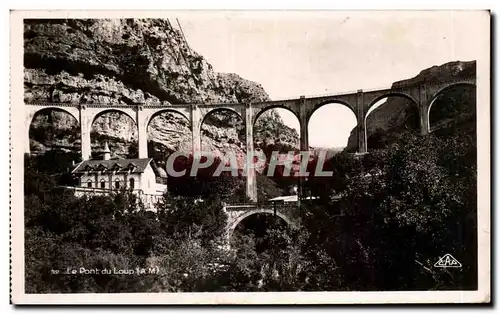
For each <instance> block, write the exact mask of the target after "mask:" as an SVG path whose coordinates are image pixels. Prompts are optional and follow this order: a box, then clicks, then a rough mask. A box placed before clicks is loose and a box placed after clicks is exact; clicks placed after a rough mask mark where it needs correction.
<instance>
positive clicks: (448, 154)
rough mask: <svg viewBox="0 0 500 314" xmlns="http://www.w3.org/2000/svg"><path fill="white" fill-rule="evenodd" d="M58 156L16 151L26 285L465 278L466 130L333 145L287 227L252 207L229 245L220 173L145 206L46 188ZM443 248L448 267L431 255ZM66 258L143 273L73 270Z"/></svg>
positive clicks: (298, 287) (346, 285)
mask: <svg viewBox="0 0 500 314" xmlns="http://www.w3.org/2000/svg"><path fill="white" fill-rule="evenodd" d="M61 158H62V156H50V158H48V157H47V158H43V157H41V156H38V157H29V158H27V163H26V165H27V168H26V172H25V182H26V185H25V224H26V229H25V230H26V233H25V236H26V238H25V240H26V241H25V249H26V292H28V293H48V292H125V291H130V292H132V291H134V292H137V291H158V292H160V291H163V292H166V291H318V290H319V291H337V290H355V291H358V290H441V289H453V290H462V289H476V288H477V275H476V274H477V253H476V252H477V238H476V235H477V221H476V216H477V215H476V214H477V210H476V201H477V195H476V187H477V185H476V169H477V167H476V139H475V135H473V134H469V133H466V134H464V133H459V132H458V131H457V132H454V131H450V132H449V133H448V134H444V135H437V136H435V135H429V136H426V137H421V136H416V135H413V134H411V133H404V134H401V135H400V137H399V139H398V140H397V142H396V143H395V144H393V145H392V147H391V149H381V150H377V151H373V152H372V153H370V154H368V155H365V156H361V157H354V156H352V155H349V154H346V153H342V154H337V155H335V156H334V157H333V159H331V160H329V161H328V162H327V163H326V166H325V167H327V168H328V167H329V168H328V169H330V170H332V171H333V172H334V175H333V176H331V177H324V178H314V177H311V178H308V181H307V184H306V186H305V188H306V189H308V190H310V191H313V193H317V194H319V196H320V198H319V199H318V200H316V201H314V202H313V201H309V202H303V203H302V208H301V222H302V223H301V227H300V228H299V229H292V228H289V227H288V226H286V224H284V223H280V220H279V218H276V217H273V216H272V215H263V216H261V217H257V218H255V217H254V218H253V219H254V220H255V219H257V220H258V219H260V220H258V221H253V222H252V219H250V220H244V221H243V222H242V226H239V227H238V228H237V230H236V231H235V234H234V235H233V237H232V240H231V247H230V249H228V247H227V246H226V244H227V241H226V240H227V239H226V237H225V232H224V226H225V225H226V222H227V214H226V213H225V212H224V211H223V209H222V202H223V201H227V200H228V199H230V198H231V197H233V196H234V194H235V193H234V190H233V189H234V187H235V185H234V184H235V181H234V180H235V179H234V178H232V177H229V176H227V177H225V176H222V177H221V178H219V179H218V180H220V181H212V179H210V176H209V175H208V176H206V177H205V178H204V177H199V178H197V180H198V181H195V182H181V181H179V182H177V183H176V184H177V186H178V187H182V186H184V187H185V189H184V190H183V189H180V188H178V189H173V190H171V193H170V194H167V195H165V197H164V200H163V201H162V202H161V203H160V204H159V210H158V211H157V212H146V211H144V210H141V206H140V204H139V206H138V205H137V202H138V201H137V200H136V199H135V197H134V196H133V195H132V194H129V193H128V192H127V191H121V192H119V193H116V194H114V195H110V196H107V197H102V196H101V197H83V198H75V197H74V196H72V195H70V193H68V192H64V191H62V190H60V189H58V188H56V185H57V183H59V182H62V181H60V180H67V179H68V178H66V179H64V178H62V176H60V175H57V173H63V172H64V171H65V169H66V168H67V167H70V164H69V162H68V161H64V160H63V159H61ZM54 165H58V166H57V167H55V168H54ZM58 180H59V181H58ZM207 186H208V187H209V188H208V189H206V190H205V188H206V187H207ZM193 191H198V192H196V193H194V192H193ZM206 191H209V192H206ZM231 191H233V192H231ZM188 192H190V193H188ZM338 195H341V196H342V197H341V198H340V199H338V198H335V197H334V196H338ZM258 226H265V228H264V229H262V228H261V229H259V227H258ZM447 253H450V254H452V255H453V256H454V257H455V258H456V259H457V260H459V261H460V262H461V264H462V265H463V266H462V268H451V269H443V268H435V267H433V265H434V263H435V262H436V261H437V260H438V259H439V258H440V257H441V256H443V255H445V254H447ZM80 267H84V268H86V269H95V268H97V269H116V270H119V269H122V270H126V269H134V270H135V269H137V267H139V269H145V271H149V270H150V269H153V273H145V274H140V275H139V274H135V275H119V274H87V275H86V274H80V273H79V272H80ZM73 269H75V270H77V274H71V273H70V274H67V272H68V270H69V271H71V270H73ZM155 269H156V270H157V272H155ZM55 271H59V273H58V274H55V273H54V272H55Z"/></svg>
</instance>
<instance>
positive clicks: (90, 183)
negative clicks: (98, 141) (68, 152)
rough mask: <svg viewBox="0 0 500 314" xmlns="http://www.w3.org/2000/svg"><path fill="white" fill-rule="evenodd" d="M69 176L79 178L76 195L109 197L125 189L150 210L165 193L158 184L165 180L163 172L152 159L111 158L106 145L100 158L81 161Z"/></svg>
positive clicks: (164, 187) (161, 185)
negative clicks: (107, 195) (112, 192)
mask: <svg viewBox="0 0 500 314" xmlns="http://www.w3.org/2000/svg"><path fill="white" fill-rule="evenodd" d="M71 173H72V174H73V175H75V176H78V187H77V188H75V192H76V193H77V194H79V195H81V194H83V193H94V194H109V193H110V192H111V191H113V190H119V189H122V188H126V189H128V190H132V191H133V192H134V193H137V194H138V195H140V196H141V199H142V200H143V202H145V203H147V204H145V205H147V206H146V207H151V206H150V205H151V203H153V202H154V200H157V199H158V198H159V197H161V196H162V195H163V193H164V192H166V190H167V185H166V184H163V182H159V181H162V180H164V179H165V178H166V175H165V171H162V169H160V168H158V167H156V165H155V163H154V161H153V159H152V158H135V159H118V158H111V152H110V150H109V147H108V145H107V143H106V144H105V146H104V151H103V159H101V160H85V161H82V162H81V163H79V164H78V165H77V166H76V168H75V169H74V170H73V171H72V172H71Z"/></svg>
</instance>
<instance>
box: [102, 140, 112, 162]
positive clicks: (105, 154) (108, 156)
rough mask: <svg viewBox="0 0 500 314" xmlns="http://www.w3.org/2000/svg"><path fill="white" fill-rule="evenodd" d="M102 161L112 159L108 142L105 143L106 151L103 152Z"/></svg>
mask: <svg viewBox="0 0 500 314" xmlns="http://www.w3.org/2000/svg"><path fill="white" fill-rule="evenodd" d="M102 159H103V160H110V159H111V151H110V150H109V146H108V142H105V143H104V150H103V151H102Z"/></svg>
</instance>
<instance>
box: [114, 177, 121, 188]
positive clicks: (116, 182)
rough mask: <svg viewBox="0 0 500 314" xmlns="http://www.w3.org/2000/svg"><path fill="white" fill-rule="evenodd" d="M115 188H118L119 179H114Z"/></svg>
mask: <svg viewBox="0 0 500 314" xmlns="http://www.w3.org/2000/svg"><path fill="white" fill-rule="evenodd" d="M115 189H117V190H118V189H120V179H116V181H115Z"/></svg>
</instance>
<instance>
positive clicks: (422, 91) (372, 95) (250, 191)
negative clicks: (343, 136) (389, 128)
mask: <svg viewBox="0 0 500 314" xmlns="http://www.w3.org/2000/svg"><path fill="white" fill-rule="evenodd" d="M457 85H468V86H475V85H476V78H475V77H470V78H464V79H461V80H454V81H447V82H439V83H426V84H419V85H408V86H401V87H397V88H386V89H377V90H368V91H367V90H358V91H356V92H350V93H340V94H331V95H324V96H314V97H305V96H301V97H300V98H296V99H285V100H276V101H266V102H255V103H233V104H201V103H200V104H171V105H170V106H161V105H145V104H133V105H116V104H97V103H52V102H37V103H25V106H24V110H25V118H26V120H25V128H26V129H25V152H27V153H29V151H30V147H29V143H30V142H29V128H30V124H31V122H32V120H33V117H34V116H35V115H36V114H37V112H39V111H41V110H44V109H57V110H61V111H65V112H67V113H68V114H70V115H72V116H73V117H74V118H75V120H76V121H77V122H78V123H79V125H80V136H81V156H82V159H83V160H86V159H89V158H90V156H91V146H90V143H91V142H90V132H91V127H92V123H93V122H94V121H95V119H96V118H97V117H99V116H100V115H102V114H103V113H106V112H109V111H114V112H121V113H124V114H126V115H128V116H129V117H130V118H131V119H132V120H133V121H134V122H135V124H136V126H137V129H138V137H139V158H147V157H148V150H147V127H148V125H149V122H150V121H151V120H152V119H153V118H154V117H155V116H156V115H158V114H160V113H163V112H175V113H179V114H181V115H182V116H183V117H184V118H185V119H186V120H187V121H189V124H190V127H191V134H192V141H193V150H194V151H200V150H201V125H202V124H203V121H204V120H205V118H206V117H207V116H208V115H209V114H210V113H212V112H214V111H219V110H230V111H232V112H235V113H236V114H238V115H239V116H240V117H241V118H242V120H243V122H244V124H245V134H246V147H247V154H250V152H253V150H254V147H253V143H254V141H253V126H254V124H255V121H256V120H257V119H258V118H259V116H260V115H261V114H262V113H263V112H265V111H266V110H268V109H272V108H285V109H288V110H290V111H291V112H292V113H293V114H294V115H295V116H296V117H297V119H298V121H299V122H300V149H301V150H308V149H309V144H308V122H309V119H310V118H311V116H312V114H313V113H314V112H315V110H317V109H318V108H320V107H321V106H323V105H326V104H332V103H336V104H341V105H344V106H346V107H347V108H349V109H350V110H352V112H353V113H354V114H355V116H356V119H357V126H356V136H357V151H358V152H360V153H364V152H366V151H367V139H366V116H367V113H368V112H369V110H370V108H372V107H373V106H374V105H375V104H376V103H377V102H378V101H379V100H382V99H384V98H387V97H391V96H399V97H403V98H406V99H408V100H409V101H410V102H411V103H412V104H414V105H415V107H416V108H417V109H418V113H419V117H420V133H421V135H426V134H428V133H429V132H430V131H431V130H430V125H429V111H430V108H431V106H432V104H433V103H434V101H435V100H436V99H437V98H438V97H439V96H440V95H441V94H442V93H443V92H445V91H446V90H447V89H449V88H451V87H453V86H457ZM248 162H252V161H251V160H247V163H248ZM246 190H247V195H248V197H249V198H250V199H251V200H254V201H255V200H256V199H257V186H256V178H255V173H251V171H250V173H248V176H247V184H246Z"/></svg>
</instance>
